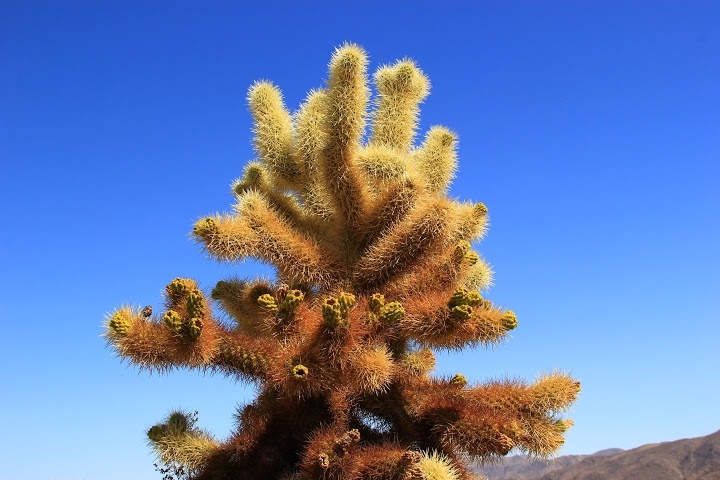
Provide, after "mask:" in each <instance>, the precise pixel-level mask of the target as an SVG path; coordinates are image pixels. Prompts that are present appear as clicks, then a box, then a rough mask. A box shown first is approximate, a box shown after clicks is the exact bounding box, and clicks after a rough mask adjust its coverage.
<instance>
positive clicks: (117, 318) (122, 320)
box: [108, 310, 132, 335]
mask: <svg viewBox="0 0 720 480" xmlns="http://www.w3.org/2000/svg"><path fill="white" fill-rule="evenodd" d="M131 326H132V323H131V322H130V319H129V318H128V316H127V312H125V311H124V310H118V311H117V312H115V313H114V314H113V316H112V317H111V318H110V321H109V322H108V327H110V331H111V332H113V333H116V334H118V335H125V334H126V333H128V332H129V331H130V327H131Z"/></svg>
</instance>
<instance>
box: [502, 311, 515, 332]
mask: <svg viewBox="0 0 720 480" xmlns="http://www.w3.org/2000/svg"><path fill="white" fill-rule="evenodd" d="M502 324H503V327H504V328H505V330H514V329H515V327H517V326H518V321H517V317H515V312H513V311H512V310H506V311H505V312H504V313H503V316H502Z"/></svg>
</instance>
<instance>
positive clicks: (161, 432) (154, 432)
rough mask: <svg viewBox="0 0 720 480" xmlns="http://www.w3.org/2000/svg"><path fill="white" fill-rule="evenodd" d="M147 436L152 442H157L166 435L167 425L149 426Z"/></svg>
mask: <svg viewBox="0 0 720 480" xmlns="http://www.w3.org/2000/svg"><path fill="white" fill-rule="evenodd" d="M147 436H148V438H149V439H150V441H152V442H159V441H160V440H162V439H163V438H165V437H166V436H167V425H164V424H163V425H154V426H152V427H150V430H148V432H147Z"/></svg>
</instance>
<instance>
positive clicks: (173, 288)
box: [165, 277, 197, 300]
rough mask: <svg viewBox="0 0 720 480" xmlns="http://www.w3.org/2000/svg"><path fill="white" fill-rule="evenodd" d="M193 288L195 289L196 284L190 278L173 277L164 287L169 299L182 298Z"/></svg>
mask: <svg viewBox="0 0 720 480" xmlns="http://www.w3.org/2000/svg"><path fill="white" fill-rule="evenodd" d="M193 290H197V284H196V283H195V281H194V280H192V279H190V278H180V277H178V278H175V279H173V280H172V281H171V282H170V283H169V284H168V286H167V287H165V292H166V293H167V295H168V297H169V298H170V299H171V300H178V299H180V298H183V297H185V296H186V295H187V294H189V293H190V292H191V291H193Z"/></svg>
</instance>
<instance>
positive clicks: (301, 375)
mask: <svg viewBox="0 0 720 480" xmlns="http://www.w3.org/2000/svg"><path fill="white" fill-rule="evenodd" d="M308 373H309V370H308V368H307V367H306V366H305V365H302V364H298V365H295V366H294V367H293V368H292V376H293V378H296V379H298V380H306V379H307V376H308Z"/></svg>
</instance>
